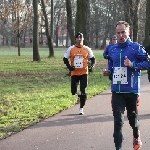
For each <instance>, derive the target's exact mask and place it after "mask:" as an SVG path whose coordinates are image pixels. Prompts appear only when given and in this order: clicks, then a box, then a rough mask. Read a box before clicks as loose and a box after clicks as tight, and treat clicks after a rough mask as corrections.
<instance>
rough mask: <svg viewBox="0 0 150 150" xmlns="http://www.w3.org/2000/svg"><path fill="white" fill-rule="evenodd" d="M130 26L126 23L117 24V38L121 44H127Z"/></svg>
mask: <svg viewBox="0 0 150 150" xmlns="http://www.w3.org/2000/svg"><path fill="white" fill-rule="evenodd" d="M129 28H130V26H129V24H128V23H127V22H125V21H119V22H118V23H117V24H116V36H117V40H118V42H119V43H125V42H126V40H127V39H128V38H129V35H130V30H129Z"/></svg>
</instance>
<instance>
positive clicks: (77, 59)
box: [74, 56, 83, 68]
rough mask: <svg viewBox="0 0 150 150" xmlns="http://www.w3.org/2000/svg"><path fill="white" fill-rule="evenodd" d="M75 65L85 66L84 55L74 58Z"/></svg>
mask: <svg viewBox="0 0 150 150" xmlns="http://www.w3.org/2000/svg"><path fill="white" fill-rule="evenodd" d="M74 66H75V68H83V57H82V56H76V57H75V58H74Z"/></svg>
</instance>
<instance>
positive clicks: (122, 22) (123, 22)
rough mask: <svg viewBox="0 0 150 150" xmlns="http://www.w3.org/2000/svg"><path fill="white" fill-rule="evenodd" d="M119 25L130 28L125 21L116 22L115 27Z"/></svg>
mask: <svg viewBox="0 0 150 150" xmlns="http://www.w3.org/2000/svg"><path fill="white" fill-rule="evenodd" d="M121 24H124V25H125V27H126V28H130V25H129V23H127V22H126V21H118V22H117V24H116V27H117V25H121Z"/></svg>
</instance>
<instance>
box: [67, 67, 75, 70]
mask: <svg viewBox="0 0 150 150" xmlns="http://www.w3.org/2000/svg"><path fill="white" fill-rule="evenodd" d="M67 68H68V69H69V71H73V70H75V67H74V66H68V67H67Z"/></svg>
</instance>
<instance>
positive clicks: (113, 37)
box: [103, 35, 117, 59]
mask: <svg viewBox="0 0 150 150" xmlns="http://www.w3.org/2000/svg"><path fill="white" fill-rule="evenodd" d="M116 43H117V37H116V35H112V37H111V41H110V44H109V45H108V46H106V48H105V50H104V53H103V57H104V58H105V59H109V58H108V53H109V50H110V49H111V47H112V46H113V45H114V44H116Z"/></svg>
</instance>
